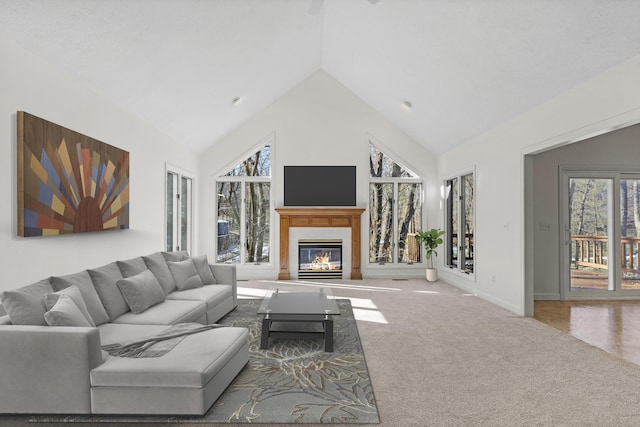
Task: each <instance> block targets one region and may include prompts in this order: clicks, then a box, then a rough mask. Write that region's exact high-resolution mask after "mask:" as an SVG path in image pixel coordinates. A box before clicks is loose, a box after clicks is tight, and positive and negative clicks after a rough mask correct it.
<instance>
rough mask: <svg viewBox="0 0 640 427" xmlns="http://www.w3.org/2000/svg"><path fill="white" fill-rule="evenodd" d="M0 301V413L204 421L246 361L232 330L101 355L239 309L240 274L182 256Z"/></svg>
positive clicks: (114, 266) (243, 333)
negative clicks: (153, 350)
mask: <svg viewBox="0 0 640 427" xmlns="http://www.w3.org/2000/svg"><path fill="white" fill-rule="evenodd" d="M0 302H2V305H3V306H4V311H6V313H7V314H6V315H4V316H1V317H0V366H2V369H1V370H0V413H58V414H78V413H95V414H190V415H198V414H204V413H205V412H206V411H208V410H209V408H210V407H211V406H212V404H213V403H214V402H215V400H216V399H217V398H218V397H219V396H220V394H222V392H223V391H224V390H225V389H226V387H227V386H228V385H229V384H230V383H231V381H232V380H233V379H234V378H235V376H236V375H237V374H238V373H239V372H240V371H241V370H242V368H243V367H244V366H245V364H246V363H247V362H248V358H249V351H248V331H247V330H246V329H245V328H235V327H215V328H212V329H207V330H205V331H202V332H198V333H195V334H192V335H186V336H184V337H180V338H179V339H178V340H177V341H178V342H177V344H175V346H173V348H171V349H170V350H169V351H168V352H166V354H163V355H162V356H160V357H144V358H133V357H118V356H110V355H108V354H107V353H106V352H105V351H103V349H102V347H103V346H105V345H109V344H115V343H123V342H128V341H130V340H137V339H140V338H145V337H150V336H155V335H157V334H161V333H162V332H164V331H166V330H167V328H168V327H170V326H171V325H176V324H180V323H197V324H203V325H207V324H212V323H215V322H216V321H218V320H219V319H220V318H222V317H223V316H224V315H226V314H227V313H229V312H230V311H232V310H233V309H234V308H235V307H236V306H237V288H236V275H235V267H234V266H229V265H216V264H213V265H210V264H208V262H207V260H206V257H189V256H188V254H186V253H185V252H171V253H167V252H156V253H154V254H151V255H147V256H143V257H137V258H133V259H129V260H124V261H116V262H113V263H110V264H107V265H105V266H102V267H98V268H95V269H89V270H83V271H81V272H78V273H75V274H71V275H67V276H60V277H50V278H47V279H43V280H41V281H39V282H37V283H34V284H31V285H28V286H24V287H22V288H19V289H16V290H13V291H5V292H2V293H0ZM0 308H2V307H0ZM0 314H1V312H0ZM51 325H53V326H51Z"/></svg>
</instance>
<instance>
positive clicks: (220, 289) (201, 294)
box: [167, 285, 233, 310]
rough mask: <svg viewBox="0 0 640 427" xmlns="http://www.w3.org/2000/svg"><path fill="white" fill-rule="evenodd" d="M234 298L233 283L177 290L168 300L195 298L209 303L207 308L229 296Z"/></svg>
mask: <svg viewBox="0 0 640 427" xmlns="http://www.w3.org/2000/svg"><path fill="white" fill-rule="evenodd" d="M230 297H231V298H233V289H232V287H231V285H207V286H202V287H200V288H195V289H187V290H184V291H176V292H172V293H170V294H169V295H167V299H168V300H195V301H202V302H204V303H206V304H207V310H209V309H211V308H213V307H215V306H216V305H218V304H220V303H221V302H224V301H225V300H226V299H227V298H230Z"/></svg>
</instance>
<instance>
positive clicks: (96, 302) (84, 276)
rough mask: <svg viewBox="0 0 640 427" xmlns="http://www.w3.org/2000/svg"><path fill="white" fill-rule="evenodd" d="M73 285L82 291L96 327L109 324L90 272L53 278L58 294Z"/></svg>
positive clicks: (52, 284) (53, 284) (54, 287)
mask: <svg viewBox="0 0 640 427" xmlns="http://www.w3.org/2000/svg"><path fill="white" fill-rule="evenodd" d="M71 285H76V286H77V287H78V289H80V292H81V293H82V299H84V302H85V304H86V305H87V310H88V311H89V314H90V315H91V318H92V319H93V323H95V324H96V325H102V324H103V323H107V322H108V321H109V315H108V314H107V312H106V310H105V309H104V306H103V305H102V301H100V297H99V296H98V292H96V288H95V287H94V286H93V282H92V281H91V276H89V272H88V271H87V270H84V271H80V272H79V273H75V274H69V275H67V276H60V277H52V278H51V286H53V290H54V291H56V292H58V291H59V290H62V289H65V288H68V287H69V286H71Z"/></svg>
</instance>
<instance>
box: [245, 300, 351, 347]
mask: <svg viewBox="0 0 640 427" xmlns="http://www.w3.org/2000/svg"><path fill="white" fill-rule="evenodd" d="M258 314H259V315H261V316H262V336H261V340H260V348H262V349H266V348H268V347H269V338H297V339H307V338H322V339H323V340H324V351H326V352H333V317H334V316H338V315H340V309H339V308H338V305H337V304H336V302H335V300H334V299H333V295H332V294H331V289H329V288H320V289H317V288H313V289H310V290H308V291H305V290H299V289H296V290H294V291H281V290H280V289H277V290H276V291H275V292H274V293H273V294H272V295H271V296H267V297H265V299H264V300H263V301H262V305H261V306H260V308H259V309H258Z"/></svg>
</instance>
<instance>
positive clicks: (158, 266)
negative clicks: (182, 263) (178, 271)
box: [142, 252, 176, 295]
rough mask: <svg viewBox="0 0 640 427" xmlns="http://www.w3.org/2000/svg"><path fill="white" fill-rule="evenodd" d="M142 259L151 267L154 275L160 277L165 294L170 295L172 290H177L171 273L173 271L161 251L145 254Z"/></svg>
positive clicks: (159, 280)
mask: <svg viewBox="0 0 640 427" xmlns="http://www.w3.org/2000/svg"><path fill="white" fill-rule="evenodd" d="M142 259H143V260H144V263H145V264H146V265H147V268H149V270H151V272H152V273H153V275H154V276H156V279H158V282H159V283H160V286H162V289H163V290H164V294H165V295H169V294H170V293H171V292H173V291H175V290H176V282H175V280H174V279H173V276H172V275H171V271H169V267H168V266H167V260H166V259H165V258H164V256H163V255H162V253H161V252H156V253H154V254H151V255H147V256H143V257H142Z"/></svg>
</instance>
